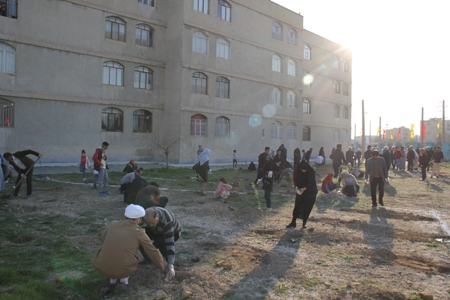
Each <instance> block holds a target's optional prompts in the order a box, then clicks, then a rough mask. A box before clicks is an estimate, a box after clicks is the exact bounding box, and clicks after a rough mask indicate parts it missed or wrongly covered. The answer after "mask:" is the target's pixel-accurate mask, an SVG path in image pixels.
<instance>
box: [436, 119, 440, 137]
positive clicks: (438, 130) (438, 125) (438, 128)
mask: <svg viewBox="0 0 450 300" xmlns="http://www.w3.org/2000/svg"><path fill="white" fill-rule="evenodd" d="M436 127H437V136H438V137H439V135H440V134H441V121H440V120H439V121H438V122H437V124H436Z"/></svg>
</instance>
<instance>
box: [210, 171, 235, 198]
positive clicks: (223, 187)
mask: <svg viewBox="0 0 450 300" xmlns="http://www.w3.org/2000/svg"><path fill="white" fill-rule="evenodd" d="M232 188H233V187H232V186H231V185H229V184H227V181H226V180H225V178H223V177H222V178H220V180H219V185H218V186H217V189H216V191H215V193H214V196H215V197H217V198H218V199H217V200H219V201H220V202H222V203H223V202H225V200H226V199H227V198H228V197H229V196H230V190H231V189H232Z"/></svg>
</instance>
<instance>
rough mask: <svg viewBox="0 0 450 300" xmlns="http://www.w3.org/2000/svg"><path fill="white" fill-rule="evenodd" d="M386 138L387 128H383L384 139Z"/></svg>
mask: <svg viewBox="0 0 450 300" xmlns="http://www.w3.org/2000/svg"><path fill="white" fill-rule="evenodd" d="M385 139H386V129H383V141H384V140H385Z"/></svg>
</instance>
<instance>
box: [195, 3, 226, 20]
mask: <svg viewBox="0 0 450 300" xmlns="http://www.w3.org/2000/svg"><path fill="white" fill-rule="evenodd" d="M194 10H195V11H198V12H201V13H204V14H206V15H208V14H209V0H194ZM217 17H218V18H219V19H222V20H224V21H226V22H231V5H230V3H228V2H227V1H225V0H218V1H217Z"/></svg>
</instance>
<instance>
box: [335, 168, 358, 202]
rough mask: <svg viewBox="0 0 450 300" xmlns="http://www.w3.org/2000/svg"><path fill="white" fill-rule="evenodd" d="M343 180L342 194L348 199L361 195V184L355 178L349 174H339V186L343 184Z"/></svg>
mask: <svg viewBox="0 0 450 300" xmlns="http://www.w3.org/2000/svg"><path fill="white" fill-rule="evenodd" d="M341 180H342V182H343V183H342V189H341V193H342V194H344V195H345V196H347V197H356V196H357V194H358V193H359V184H358V182H357V181H356V178H355V176H354V175H353V174H350V173H347V172H342V173H341V174H339V181H338V184H340V183H341Z"/></svg>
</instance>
